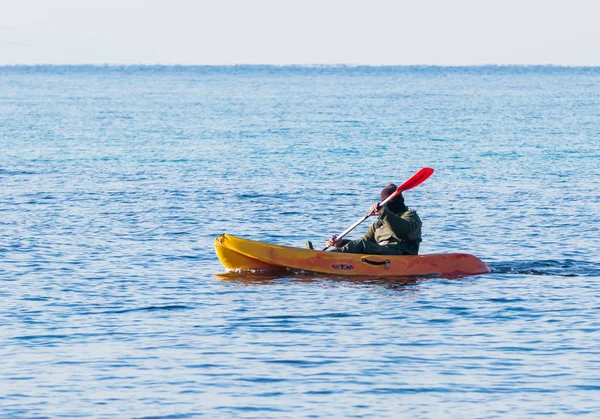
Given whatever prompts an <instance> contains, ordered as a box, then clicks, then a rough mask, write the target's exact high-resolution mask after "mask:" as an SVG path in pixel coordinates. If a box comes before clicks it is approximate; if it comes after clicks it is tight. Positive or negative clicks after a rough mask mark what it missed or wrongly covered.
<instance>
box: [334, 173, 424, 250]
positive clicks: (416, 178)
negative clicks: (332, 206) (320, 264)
mask: <svg viewBox="0 0 600 419" xmlns="http://www.w3.org/2000/svg"><path fill="white" fill-rule="evenodd" d="M432 174H433V169H432V168H430V167H424V168H422V169H421V170H419V171H418V172H417V173H415V174H414V175H412V177H411V178H410V179H408V180H407V181H406V182H404V183H403V184H402V185H400V186H398V189H396V191H395V192H394V193H393V194H391V195H390V196H388V197H387V198H386V199H384V200H383V202H380V203H379V206H380V207H382V206H384V205H385V204H387V203H388V202H389V201H391V200H392V199H394V198H395V197H397V196H398V195H400V194H401V193H402V192H404V191H408V190H409V189H412V188H414V187H416V186H419V185H420V184H421V183H423V182H425V181H426V180H427V178H429V176H431V175H432ZM371 215H373V214H372V213H368V214H367V215H365V216H364V217H362V218H361V219H360V220H358V221H357V222H355V223H354V224H352V225H351V226H350V227H348V228H347V229H346V230H344V231H343V232H342V233H341V234H340V235H339V236H335V237H336V239H337V240H339V239H341V238H342V237H344V236H345V235H346V234H348V233H350V232H351V231H352V230H354V229H355V228H356V227H358V226H359V225H360V224H361V223H362V222H363V221H365V220H366V219H367V218H369V217H370V216H371ZM327 249H329V246H326V247H325V248H323V251H325V250H327Z"/></svg>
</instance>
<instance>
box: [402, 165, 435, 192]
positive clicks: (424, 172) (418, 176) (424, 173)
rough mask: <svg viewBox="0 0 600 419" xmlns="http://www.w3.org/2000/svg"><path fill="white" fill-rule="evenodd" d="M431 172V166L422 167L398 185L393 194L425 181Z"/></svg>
mask: <svg viewBox="0 0 600 419" xmlns="http://www.w3.org/2000/svg"><path fill="white" fill-rule="evenodd" d="M432 174H433V169H432V168H431V167H424V168H422V169H421V170H419V171H418V172H417V173H415V174H414V175H412V177H411V178H410V179H408V180H407V181H406V182H404V183H403V184H402V185H400V186H398V189H396V192H394V194H396V193H402V192H404V191H408V190H409V189H412V188H414V187H415V186H419V185H420V184H421V183H423V182H425V181H426V180H427V179H428V178H429V176H431V175H432Z"/></svg>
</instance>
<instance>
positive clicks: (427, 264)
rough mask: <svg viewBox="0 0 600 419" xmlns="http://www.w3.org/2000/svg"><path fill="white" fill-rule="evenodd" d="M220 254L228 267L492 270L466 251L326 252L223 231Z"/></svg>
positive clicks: (355, 271) (355, 272)
mask: <svg viewBox="0 0 600 419" xmlns="http://www.w3.org/2000/svg"><path fill="white" fill-rule="evenodd" d="M215 251H216V253H217V257H218V258H219V260H220V261H221V263H222V264H223V266H225V268H227V269H228V270H236V271H254V270H264V271H286V270H287V271H308V272H317V273H323V274H334V275H335V274H338V275H339V274H342V275H352V276H417V275H449V276H450V275H476V274H484V273H488V272H490V269H489V268H488V267H487V265H486V264H485V263H484V262H483V261H481V260H480V259H479V258H477V257H476V256H473V255H470V254H467V253H438V254H428V255H417V256H389V255H363V254H358V253H341V252H323V251H319V250H311V249H301V248H297V247H290V246H281V245H277V244H269V243H263V242H259V241H255V240H247V239H242V238H239V237H235V236H230V235H228V234H222V235H220V236H219V237H217V238H216V239H215Z"/></svg>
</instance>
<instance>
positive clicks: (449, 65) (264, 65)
mask: <svg viewBox="0 0 600 419" xmlns="http://www.w3.org/2000/svg"><path fill="white" fill-rule="evenodd" d="M6 67H275V68H280V67H282V68H283V67H304V68H336V67H337V68H357V67H367V68H368V67H373V68H375V67H377V68H401V67H405V68H407V67H421V68H423V67H430V68H432V67H438V68H466V67H470V68H472V67H550V68H600V65H589V64H583V65H581V64H347V63H337V64H320V63H313V64H294V63H289V64H273V63H264V64H256V63H254V64H248V63H235V64H178V63H169V64H164V63H153V64H150V63H6V64H0V68H6Z"/></svg>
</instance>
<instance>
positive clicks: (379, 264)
mask: <svg viewBox="0 0 600 419" xmlns="http://www.w3.org/2000/svg"><path fill="white" fill-rule="evenodd" d="M361 262H364V263H368V264H369V265H373V266H384V265H385V267H386V268H387V267H388V266H389V265H390V260H389V259H386V260H384V261H377V260H369V259H367V258H362V259H361Z"/></svg>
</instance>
